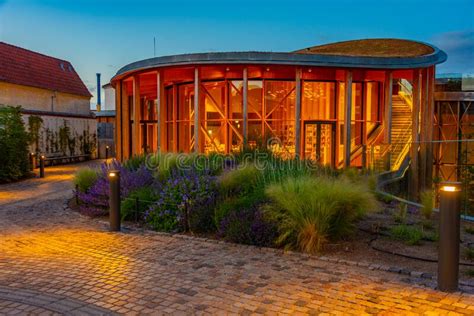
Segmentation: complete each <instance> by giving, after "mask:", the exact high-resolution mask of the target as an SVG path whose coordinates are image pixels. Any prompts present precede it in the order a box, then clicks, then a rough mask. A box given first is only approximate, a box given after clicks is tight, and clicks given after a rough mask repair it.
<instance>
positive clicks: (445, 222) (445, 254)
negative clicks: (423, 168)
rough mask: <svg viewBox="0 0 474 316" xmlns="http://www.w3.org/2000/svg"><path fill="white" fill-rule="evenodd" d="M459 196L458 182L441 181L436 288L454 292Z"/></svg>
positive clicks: (456, 287) (456, 276) (456, 270)
mask: <svg viewBox="0 0 474 316" xmlns="http://www.w3.org/2000/svg"><path fill="white" fill-rule="evenodd" d="M460 197H461V183H460V182H442V183H441V185H440V200H439V203H440V205H439V215H440V217H439V252H438V289H439V290H441V291H443V292H455V291H457V290H458V281H459V243H460V237H459V226H460V212H459V210H460V206H461V203H460Z"/></svg>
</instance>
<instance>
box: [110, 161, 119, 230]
mask: <svg viewBox="0 0 474 316" xmlns="http://www.w3.org/2000/svg"><path fill="white" fill-rule="evenodd" d="M109 182H110V192H109V208H110V209H109V222H110V230H111V231H113V232H116V231H120V171H118V170H111V171H110V172H109Z"/></svg>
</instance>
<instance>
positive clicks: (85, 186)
mask: <svg viewBox="0 0 474 316" xmlns="http://www.w3.org/2000/svg"><path fill="white" fill-rule="evenodd" d="M98 178H99V173H98V171H97V170H94V169H91V168H87V167H86V168H82V169H79V170H77V171H76V173H75V174H74V179H73V182H74V185H77V187H78V189H79V191H80V192H83V193H84V192H86V191H87V190H89V188H90V187H92V186H93V185H94V183H95V182H96V181H97V179H98Z"/></svg>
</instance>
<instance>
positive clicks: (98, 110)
mask: <svg viewBox="0 0 474 316" xmlns="http://www.w3.org/2000/svg"><path fill="white" fill-rule="evenodd" d="M101 90H102V87H101V86H100V73H98V74H97V112H100V92H101Z"/></svg>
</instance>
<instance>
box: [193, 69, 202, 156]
mask: <svg viewBox="0 0 474 316" xmlns="http://www.w3.org/2000/svg"><path fill="white" fill-rule="evenodd" d="M200 84H201V82H200V80H199V68H198V67H196V68H194V151H195V152H197V153H199V152H201V148H200V147H201V146H200V139H199V130H200V124H201V122H200V120H199V112H200V111H199V97H200V96H199V90H200V89H199V88H200V87H199V86H200Z"/></svg>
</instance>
